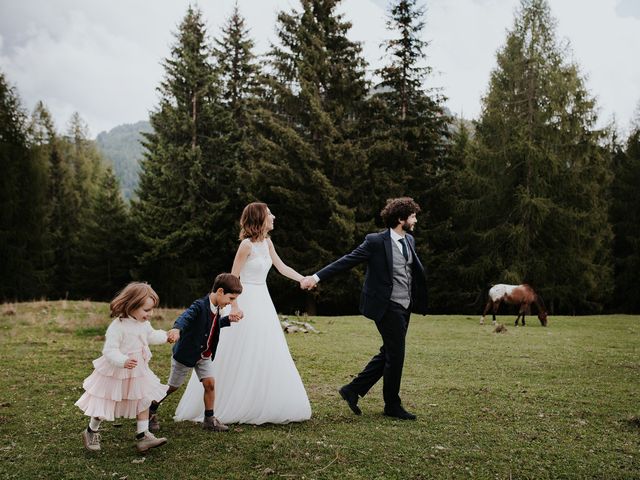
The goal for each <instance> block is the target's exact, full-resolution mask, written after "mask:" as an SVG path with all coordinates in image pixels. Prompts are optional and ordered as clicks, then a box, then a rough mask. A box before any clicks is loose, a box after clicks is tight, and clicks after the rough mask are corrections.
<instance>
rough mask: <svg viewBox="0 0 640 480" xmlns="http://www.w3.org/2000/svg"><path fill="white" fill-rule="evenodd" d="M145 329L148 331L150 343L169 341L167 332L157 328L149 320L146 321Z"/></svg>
mask: <svg viewBox="0 0 640 480" xmlns="http://www.w3.org/2000/svg"><path fill="white" fill-rule="evenodd" d="M145 330H146V332H147V343H148V344H149V345H160V344H162V343H167V332H165V331H164V330H155V329H154V328H153V327H152V326H151V323H149V321H146V322H145Z"/></svg>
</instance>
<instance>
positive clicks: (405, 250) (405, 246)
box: [398, 238, 409, 262]
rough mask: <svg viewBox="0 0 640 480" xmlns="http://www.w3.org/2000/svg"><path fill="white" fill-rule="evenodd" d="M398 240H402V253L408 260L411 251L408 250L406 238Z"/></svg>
mask: <svg viewBox="0 0 640 480" xmlns="http://www.w3.org/2000/svg"><path fill="white" fill-rule="evenodd" d="M398 241H399V242H400V245H402V255H403V256H404V259H405V260H406V261H407V262H408V261H409V252H407V244H406V243H405V239H404V238H401V239H399V240H398Z"/></svg>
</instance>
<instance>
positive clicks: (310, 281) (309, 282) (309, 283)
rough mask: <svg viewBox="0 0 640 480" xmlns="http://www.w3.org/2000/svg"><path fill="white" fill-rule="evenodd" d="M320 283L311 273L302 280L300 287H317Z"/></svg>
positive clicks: (307, 288)
mask: <svg viewBox="0 0 640 480" xmlns="http://www.w3.org/2000/svg"><path fill="white" fill-rule="evenodd" d="M317 284H318V283H317V282H316V281H315V280H314V278H313V276H311V275H309V276H307V277H304V278H303V279H302V280H300V288H301V289H303V290H311V289H313V288H315V287H316V285H317Z"/></svg>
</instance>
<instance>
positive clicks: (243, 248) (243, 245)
mask: <svg viewBox="0 0 640 480" xmlns="http://www.w3.org/2000/svg"><path fill="white" fill-rule="evenodd" d="M250 253H251V240H249V239H248V238H245V239H244V240H242V241H241V242H240V245H238V251H237V252H236V258H234V259H233V267H231V273H233V274H234V275H235V276H236V277H240V270H242V267H244V264H245V263H246V261H247V258H248V257H249V254H250Z"/></svg>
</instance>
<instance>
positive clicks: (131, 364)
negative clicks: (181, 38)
mask: <svg viewBox="0 0 640 480" xmlns="http://www.w3.org/2000/svg"><path fill="white" fill-rule="evenodd" d="M136 365H138V361H137V360H136V359H135V358H130V359H129V360H127V361H126V362H124V368H128V369H129V370H131V369H132V368H136Z"/></svg>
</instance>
